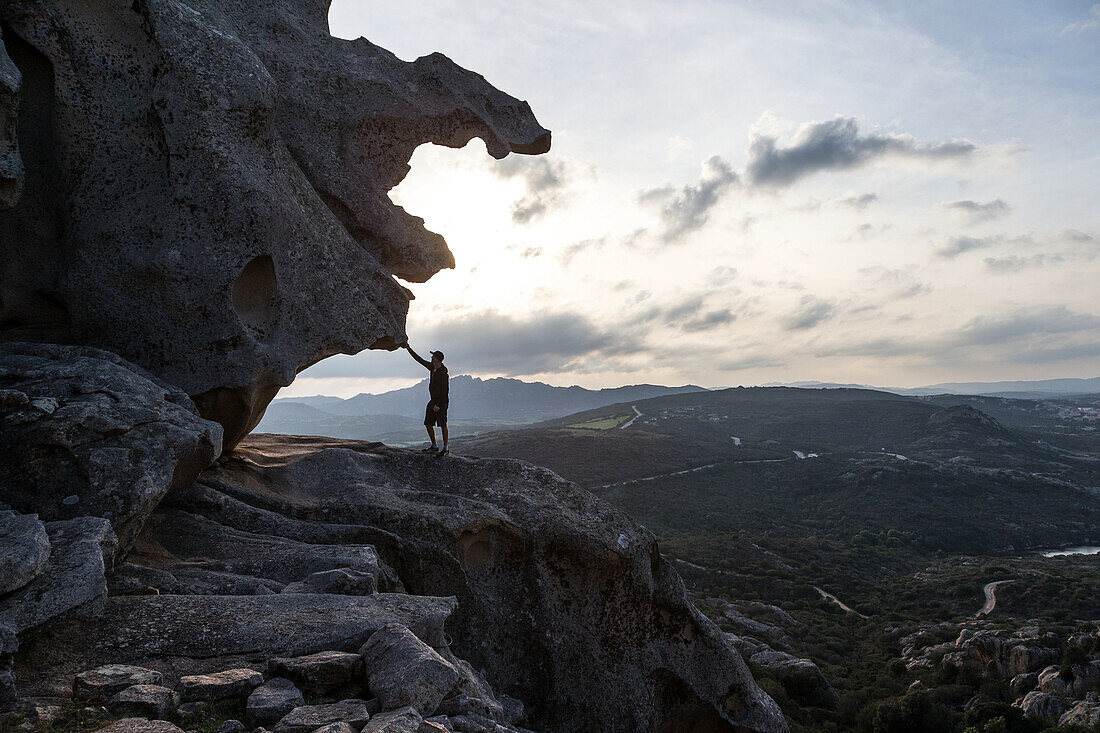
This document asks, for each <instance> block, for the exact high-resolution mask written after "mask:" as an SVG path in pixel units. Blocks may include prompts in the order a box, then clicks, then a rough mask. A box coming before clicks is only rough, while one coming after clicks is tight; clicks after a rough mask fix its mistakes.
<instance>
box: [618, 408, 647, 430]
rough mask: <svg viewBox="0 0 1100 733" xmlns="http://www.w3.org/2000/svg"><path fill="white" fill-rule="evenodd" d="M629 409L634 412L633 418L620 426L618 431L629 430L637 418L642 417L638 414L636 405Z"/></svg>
mask: <svg viewBox="0 0 1100 733" xmlns="http://www.w3.org/2000/svg"><path fill="white" fill-rule="evenodd" d="M630 409H631V410H634V417H632V418H630V419H629V420H627V421H626V422H624V423H623V424H622V425H620V426H619V430H622V429H623V428H629V427H630V426H631V424H632V423H633V422H634V421H635V420H637V419H638V418H639V417H641V416H642V413H640V412H638V406H637V405H631V406H630Z"/></svg>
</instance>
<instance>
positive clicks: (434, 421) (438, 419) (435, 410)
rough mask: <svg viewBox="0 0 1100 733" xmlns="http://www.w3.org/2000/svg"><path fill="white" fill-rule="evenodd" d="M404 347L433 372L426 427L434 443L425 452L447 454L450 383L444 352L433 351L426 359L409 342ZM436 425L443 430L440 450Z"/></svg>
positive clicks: (430, 379) (425, 410) (425, 415)
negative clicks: (441, 448) (436, 437)
mask: <svg viewBox="0 0 1100 733" xmlns="http://www.w3.org/2000/svg"><path fill="white" fill-rule="evenodd" d="M404 347H405V350H406V351H408V352H409V355H410V356H412V358H414V359H416V360H417V361H418V362H420V364H421V366H423V367H424V368H425V369H427V370H428V371H430V372H431V373H432V375H431V377H429V378H428V396H429V397H430V399H429V400H428V406H427V407H426V408H425V409H424V427H425V428H426V429H427V431H428V439H429V440H430V441H432V444H431V445H429V446H428V447H427V448H425V449H424V452H425V453H436V452H438V453H439V455H441V456H445V455H447V402H448V401H449V396H450V384H449V382H448V381H447V380H448V376H447V367H445V366H443V352H442V351H433V352H431V357H432V360H431V361H425V360H424V359H421V358H420V355H419V354H417V353H416V352H415V351H413V350H412V347H411V346H409V345H408V344H407V343H406V344H404ZM436 425H438V426H439V427H440V429H441V430H442V432H443V450H439V448H438V447H436V444H435V426H436Z"/></svg>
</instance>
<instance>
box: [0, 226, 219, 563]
mask: <svg viewBox="0 0 1100 733" xmlns="http://www.w3.org/2000/svg"><path fill="white" fill-rule="evenodd" d="M0 218H2V215H0ZM2 228H3V226H2V224H0V229H2ZM7 251H10V250H7ZM92 279H97V278H92ZM0 308H2V306H0ZM0 381H2V382H3V383H5V384H6V385H8V386H16V387H18V389H19V390H21V391H23V392H25V393H26V394H27V395H28V396H30V398H31V400H30V404H29V405H28V406H27V407H26V408H24V409H22V410H17V411H16V412H15V413H8V412H0V416H2V417H0V453H2V454H3V455H4V457H5V459H4V461H3V462H0V485H2V486H4V494H5V496H4V501H5V502H6V503H8V504H9V505H10V506H11V508H12V509H15V510H16V511H20V512H24V513H26V514H31V513H34V514H37V515H38V516H39V517H40V518H42V520H43V521H51V522H52V521H60V520H71V519H75V518H76V517H79V516H93V517H102V518H105V519H108V520H110V522H111V524H112V525H113V527H114V529H115V533H116V535H117V536H118V540H119V544H118V548H117V549H118V551H119V552H120V553H124V552H126V551H127V550H128V549H129V548H130V545H131V544H132V543H133V540H134V538H135V537H136V536H137V534H138V532H139V531H140V530H141V528H142V525H143V524H144V523H145V519H146V518H147V517H148V516H149V514H150V513H151V512H152V511H153V508H154V507H156V505H157V504H158V503H160V500H161V499H162V498H164V495H165V494H167V493H168V491H169V490H171V489H173V488H179V487H182V486H186V485H187V484H189V483H192V482H193V481H194V480H195V478H196V477H197V476H198V474H199V471H201V470H202V469H204V468H206V467H207V466H209V465H210V464H211V463H212V462H213V461H214V459H215V458H217V457H218V452H219V450H220V448H221V429H220V427H219V426H218V425H217V424H216V423H211V422H209V421H206V420H203V419H202V418H200V417H199V416H198V412H197V410H196V408H195V406H194V404H193V403H192V402H191V400H190V398H188V397H187V395H186V394H184V393H183V392H182V391H180V390H179V389H178V388H176V387H172V386H170V385H169V384H168V383H166V382H162V381H160V380H159V379H157V378H156V377H154V376H153V375H152V374H150V373H149V372H147V371H145V370H144V369H142V368H141V367H138V366H135V365H133V364H130V363H129V362H127V361H125V360H123V359H122V358H120V357H118V356H116V355H115V354H111V353H108V352H106V351H100V350H99V349H93V348H87V347H82V346H63V345H57V344H28V343H18V342H14V343H5V344H3V345H0ZM113 561H114V556H113V555H112V556H111V557H110V558H108V562H109V563H113Z"/></svg>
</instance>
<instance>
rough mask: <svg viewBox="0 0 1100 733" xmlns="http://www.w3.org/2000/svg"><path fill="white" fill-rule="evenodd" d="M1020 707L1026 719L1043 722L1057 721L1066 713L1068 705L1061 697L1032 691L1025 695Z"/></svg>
mask: <svg viewBox="0 0 1100 733" xmlns="http://www.w3.org/2000/svg"><path fill="white" fill-rule="evenodd" d="M1019 707H1020V709H1021V710H1023V711H1024V715H1025V716H1026V717H1028V718H1036V719H1038V720H1042V721H1056V720H1058V719H1059V718H1060V717H1062V713H1064V712H1065V711H1066V703H1065V701H1064V700H1063V699H1062V698H1061V697H1059V696H1058V695H1052V694H1050V693H1049V692H1039V691H1038V690H1032V691H1031V692H1029V693H1027V694H1026V695H1024V699H1023V700H1021V701H1020V703H1019Z"/></svg>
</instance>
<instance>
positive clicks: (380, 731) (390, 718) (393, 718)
mask: <svg viewBox="0 0 1100 733" xmlns="http://www.w3.org/2000/svg"><path fill="white" fill-rule="evenodd" d="M423 722H424V718H423V717H422V716H421V715H420V713H419V712H417V710H416V708H412V707H405V708H398V709H397V710H387V711H386V712H384V713H379V714H378V715H376V716H374V717H373V718H371V719H370V722H368V723H367V725H366V727H365V728H363V731H362V733H419V731H420V724H421V723H423Z"/></svg>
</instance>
